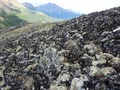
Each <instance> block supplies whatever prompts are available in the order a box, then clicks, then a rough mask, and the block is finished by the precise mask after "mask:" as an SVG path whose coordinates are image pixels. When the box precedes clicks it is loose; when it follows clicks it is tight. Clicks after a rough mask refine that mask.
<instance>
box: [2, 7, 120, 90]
mask: <svg viewBox="0 0 120 90" xmlns="http://www.w3.org/2000/svg"><path fill="white" fill-rule="evenodd" d="M119 26H120V7H118V8H113V9H110V10H106V11H102V12H94V13H91V14H88V15H82V16H81V17H79V18H75V19H71V20H69V21H66V22H65V23H63V24H57V25H56V26H55V27H53V28H52V29H51V30H49V31H41V32H38V31H35V32H34V28H33V30H32V32H28V33H27V34H25V35H21V36H20V37H18V38H17V39H7V40H6V41H5V42H4V44H1V48H0V89H1V90H120V28H119Z"/></svg>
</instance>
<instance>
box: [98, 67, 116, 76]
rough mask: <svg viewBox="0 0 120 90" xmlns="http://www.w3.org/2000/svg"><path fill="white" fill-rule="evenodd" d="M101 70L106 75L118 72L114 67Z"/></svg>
mask: <svg viewBox="0 0 120 90" xmlns="http://www.w3.org/2000/svg"><path fill="white" fill-rule="evenodd" d="M100 72H101V73H103V75H104V76H106V75H109V74H113V73H116V71H115V69H113V68H112V67H106V68H102V69H101V70H100Z"/></svg>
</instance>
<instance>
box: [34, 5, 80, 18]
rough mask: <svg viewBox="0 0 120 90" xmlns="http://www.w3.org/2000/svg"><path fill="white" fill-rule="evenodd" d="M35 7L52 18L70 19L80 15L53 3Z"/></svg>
mask: <svg viewBox="0 0 120 90" xmlns="http://www.w3.org/2000/svg"><path fill="white" fill-rule="evenodd" d="M36 9H37V10H38V11H41V12H43V13H45V14H47V15H49V16H51V17H54V18H61V19H70V18H74V17H78V16H80V14H77V13H74V12H71V11H69V10H65V9H63V8H61V7H60V6H58V5H56V4H53V3H47V4H44V5H40V6H37V7H36Z"/></svg>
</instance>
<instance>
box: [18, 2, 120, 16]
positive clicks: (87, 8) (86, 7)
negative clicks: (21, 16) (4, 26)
mask: <svg viewBox="0 0 120 90" xmlns="http://www.w3.org/2000/svg"><path fill="white" fill-rule="evenodd" d="M19 1H20V2H29V3H32V4H33V5H40V4H45V3H49V2H50V3H55V4H57V5H59V6H61V7H63V8H65V9H71V10H73V11H76V12H79V13H85V14H87V13H91V12H94V11H101V10H105V9H109V8H112V7H117V6H120V0H19Z"/></svg>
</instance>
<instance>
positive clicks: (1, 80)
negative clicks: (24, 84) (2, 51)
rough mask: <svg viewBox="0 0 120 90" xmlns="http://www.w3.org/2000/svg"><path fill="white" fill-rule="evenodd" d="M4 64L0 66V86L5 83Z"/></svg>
mask: <svg viewBox="0 0 120 90" xmlns="http://www.w3.org/2000/svg"><path fill="white" fill-rule="evenodd" d="M4 70H5V66H2V67H0V87H2V86H3V85H4V84H5V78H4V74H3V72H4Z"/></svg>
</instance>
